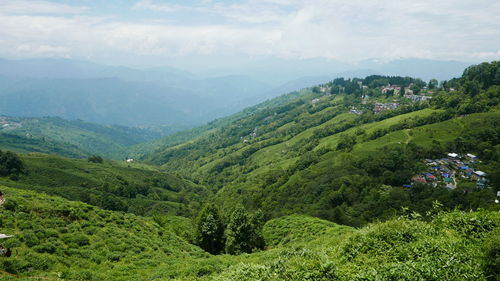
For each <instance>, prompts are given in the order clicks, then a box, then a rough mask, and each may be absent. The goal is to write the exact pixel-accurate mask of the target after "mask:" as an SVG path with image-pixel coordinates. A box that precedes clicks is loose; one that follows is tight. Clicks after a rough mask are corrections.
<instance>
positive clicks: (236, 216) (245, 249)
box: [225, 206, 264, 254]
mask: <svg viewBox="0 0 500 281" xmlns="http://www.w3.org/2000/svg"><path fill="white" fill-rule="evenodd" d="M263 222H264V220H263V216H262V213H256V214H253V215H250V214H249V213H248V212H247V211H246V210H245V208H244V207H242V206H240V207H238V208H236V209H235V210H234V211H233V213H232V214H231V217H230V218H229V223H228V225H227V228H226V232H225V233H226V247H225V249H226V253H228V254H241V253H251V252H252V251H253V250H254V249H262V248H264V239H263V236H262V227H263Z"/></svg>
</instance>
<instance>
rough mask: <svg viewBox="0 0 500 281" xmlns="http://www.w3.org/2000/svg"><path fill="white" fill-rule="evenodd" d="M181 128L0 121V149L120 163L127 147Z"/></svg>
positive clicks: (46, 119) (48, 120)
mask: <svg viewBox="0 0 500 281" xmlns="http://www.w3.org/2000/svg"><path fill="white" fill-rule="evenodd" d="M183 128H184V127H175V126H155V127H149V128H132V127H125V126H111V125H99V124H95V123H89V122H84V121H81V120H72V121H68V120H64V119H61V118H58V117H44V118H21V117H5V116H4V117H0V149H8V150H13V151H17V152H44V153H50V154H57V155H62V156H66V157H72V158H83V157H86V156H89V155H93V154H99V155H102V156H105V157H106V158H112V159H124V158H125V157H127V156H129V155H128V154H129V153H128V152H127V150H128V148H129V147H131V146H133V145H136V144H139V143H144V142H147V141H151V140H153V139H157V138H160V137H162V136H165V135H168V134H171V133H174V132H176V131H179V130H181V129H183Z"/></svg>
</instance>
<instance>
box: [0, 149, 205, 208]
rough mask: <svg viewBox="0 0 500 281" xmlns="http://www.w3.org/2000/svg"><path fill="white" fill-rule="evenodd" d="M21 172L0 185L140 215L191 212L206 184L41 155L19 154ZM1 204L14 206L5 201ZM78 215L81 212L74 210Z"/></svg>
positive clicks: (146, 169) (139, 168) (139, 167)
mask: <svg viewBox="0 0 500 281" xmlns="http://www.w3.org/2000/svg"><path fill="white" fill-rule="evenodd" d="M20 159H21V161H22V163H23V165H24V171H25V172H24V173H22V174H20V175H19V176H18V178H17V180H16V181H15V182H13V181H11V180H8V179H5V178H0V184H3V185H6V186H12V187H17V188H23V189H29V190H35V191H37V192H43V193H47V194H52V195H58V196H62V197H65V198H67V199H70V200H77V201H83V202H85V203H88V204H92V205H95V206H98V207H101V208H104V209H108V210H118V211H127V212H131V213H135V214H140V215H186V216H189V215H193V214H194V213H196V211H195V210H196V209H197V208H198V206H200V205H201V201H202V200H203V198H204V197H205V196H208V194H210V191H209V190H207V189H206V188H204V187H202V186H199V185H196V184H194V183H191V182H189V181H186V180H183V179H180V178H177V177H176V176H174V175H172V174H168V173H163V172H159V171H158V170H157V169H156V168H155V167H152V166H147V165H143V164H139V163H130V164H129V163H123V162H117V161H104V162H103V163H93V162H88V161H87V160H83V159H82V160H76V159H65V158H62V157H58V156H50V155H44V154H29V155H20ZM4 207H5V208H10V209H16V208H18V206H16V205H15V203H14V202H11V201H9V200H7V201H6V203H5V205H4ZM74 215H75V216H76V217H81V216H82V214H78V213H75V214H74Z"/></svg>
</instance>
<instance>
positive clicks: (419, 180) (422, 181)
mask: <svg viewBox="0 0 500 281" xmlns="http://www.w3.org/2000/svg"><path fill="white" fill-rule="evenodd" d="M411 180H412V181H413V182H419V183H427V180H425V178H423V177H421V176H415V177H413V178H411Z"/></svg>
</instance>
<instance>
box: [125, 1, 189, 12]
mask: <svg viewBox="0 0 500 281" xmlns="http://www.w3.org/2000/svg"><path fill="white" fill-rule="evenodd" d="M132 9H134V10H151V11H155V12H169V13H170V12H175V11H178V10H180V9H189V7H187V6H181V5H172V4H157V3H154V2H153V1H151V0H142V1H139V2H137V3H135V4H134V6H133V7H132Z"/></svg>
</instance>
